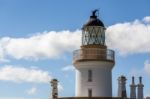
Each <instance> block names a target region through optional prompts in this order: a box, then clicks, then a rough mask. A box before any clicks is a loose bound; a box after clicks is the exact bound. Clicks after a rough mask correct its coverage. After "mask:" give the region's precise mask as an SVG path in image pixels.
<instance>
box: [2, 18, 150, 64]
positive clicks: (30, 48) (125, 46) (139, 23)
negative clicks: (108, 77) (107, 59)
mask: <svg viewBox="0 0 150 99" xmlns="http://www.w3.org/2000/svg"><path fill="white" fill-rule="evenodd" d="M149 19H150V16H147V17H144V18H143V19H142V20H135V21H133V22H125V23H117V24H114V25H112V26H109V27H108V28H107V30H106V44H107V45H108V47H109V48H112V49H115V50H117V51H118V52H119V53H120V54H121V55H128V54H134V53H147V52H150V46H149V44H150V39H149V38H150V22H149ZM81 34H82V33H81V31H80V30H76V31H73V32H71V31H65V30H64V31H59V32H56V31H50V32H43V33H39V34H36V35H32V36H30V37H26V38H23V37H22V38H11V37H2V38H0V61H5V60H7V59H6V56H7V57H10V56H11V57H12V58H15V59H31V60H38V59H45V58H50V59H54V58H59V57H60V56H61V55H63V54H64V53H65V52H72V51H73V50H75V49H78V48H79V46H80V45H81Z"/></svg>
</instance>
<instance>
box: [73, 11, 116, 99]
mask: <svg viewBox="0 0 150 99" xmlns="http://www.w3.org/2000/svg"><path fill="white" fill-rule="evenodd" d="M96 12H97V10H94V11H92V15H91V16H90V18H89V20H88V22H87V23H86V24H84V25H83V27H82V45H81V49H79V50H76V51H74V55H73V65H74V66H75V68H76V97H112V68H113V66H114V64H115V59H114V54H115V53H114V51H113V50H109V49H107V46H106V44H105V30H106V28H105V26H104V24H103V22H102V21H101V20H99V19H98V18H97V15H96Z"/></svg>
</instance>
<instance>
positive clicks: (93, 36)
mask: <svg viewBox="0 0 150 99" xmlns="http://www.w3.org/2000/svg"><path fill="white" fill-rule="evenodd" d="M90 44H100V45H104V44H105V31H104V28H103V27H100V26H88V27H85V28H84V29H83V31H82V45H90Z"/></svg>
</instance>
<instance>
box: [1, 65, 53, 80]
mask: <svg viewBox="0 0 150 99" xmlns="http://www.w3.org/2000/svg"><path fill="white" fill-rule="evenodd" d="M51 78H52V77H51V76H50V75H49V73H48V72H47V71H42V70H39V69H33V68H24V67H15V66H3V67H1V68H0V80H1V81H11V82H16V83H22V82H32V83H49V81H50V79H51Z"/></svg>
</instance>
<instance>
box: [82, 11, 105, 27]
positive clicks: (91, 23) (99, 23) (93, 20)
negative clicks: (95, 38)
mask: <svg viewBox="0 0 150 99" xmlns="http://www.w3.org/2000/svg"><path fill="white" fill-rule="evenodd" d="M96 11H97V10H94V11H92V15H91V16H90V19H89V20H88V21H87V22H86V23H85V24H84V25H83V28H84V27H86V26H101V27H105V26H104V24H103V22H102V21H101V20H100V19H98V18H97V16H96V15H95V14H96Z"/></svg>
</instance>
